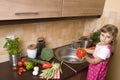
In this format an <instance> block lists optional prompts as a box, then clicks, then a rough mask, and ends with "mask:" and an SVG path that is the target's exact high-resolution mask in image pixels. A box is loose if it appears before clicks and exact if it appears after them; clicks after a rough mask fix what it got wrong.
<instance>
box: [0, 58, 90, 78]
mask: <svg viewBox="0 0 120 80" xmlns="http://www.w3.org/2000/svg"><path fill="white" fill-rule="evenodd" d="M53 61H55V62H59V61H58V60H57V59H55V58H54V59H53ZM87 66H88V63H87V62H85V63H82V64H74V65H73V64H66V63H63V65H62V71H63V73H62V74H61V75H60V76H61V78H60V80H66V79H68V78H70V77H72V76H74V75H76V74H77V73H78V72H80V71H82V70H83V69H85V68H86V67H87ZM71 68H72V69H71ZM0 72H1V74H0V80H40V79H39V77H38V76H33V75H32V71H27V72H25V73H23V74H22V75H21V76H19V75H18V73H17V71H13V70H12V66H10V63H9V61H7V62H3V63H0Z"/></svg>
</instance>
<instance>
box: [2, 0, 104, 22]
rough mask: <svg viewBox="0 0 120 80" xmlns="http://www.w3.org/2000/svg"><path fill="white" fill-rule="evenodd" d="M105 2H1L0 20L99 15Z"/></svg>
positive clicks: (4, 0)
mask: <svg viewBox="0 0 120 80" xmlns="http://www.w3.org/2000/svg"><path fill="white" fill-rule="evenodd" d="M104 2H105V0H1V1H0V20H18V19H36V18H54V17H71V16H72V17H74V16H93V15H101V14H102V12H103V7H104Z"/></svg>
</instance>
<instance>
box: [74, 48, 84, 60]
mask: <svg viewBox="0 0 120 80" xmlns="http://www.w3.org/2000/svg"><path fill="white" fill-rule="evenodd" d="M85 55H86V50H85V49H83V48H78V49H77V52H76V56H77V57H78V58H80V59H81V58H82V57H84V56H85Z"/></svg>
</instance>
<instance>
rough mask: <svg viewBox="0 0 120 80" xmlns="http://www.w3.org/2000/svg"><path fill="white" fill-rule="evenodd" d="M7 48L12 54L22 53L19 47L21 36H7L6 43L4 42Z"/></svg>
mask: <svg viewBox="0 0 120 80" xmlns="http://www.w3.org/2000/svg"><path fill="white" fill-rule="evenodd" d="M3 48H6V49H7V51H8V53H9V54H10V55H16V54H19V53H20V48H19V38H18V37H15V38H6V43H5V44H4V47H3Z"/></svg>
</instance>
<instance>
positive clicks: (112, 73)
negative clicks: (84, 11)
mask: <svg viewBox="0 0 120 80" xmlns="http://www.w3.org/2000/svg"><path fill="white" fill-rule="evenodd" d="M119 3H120V0H106V3H105V7H104V11H103V15H102V16H101V18H99V19H87V20H86V21H85V30H84V35H89V33H90V32H91V31H95V30H97V29H99V28H100V27H102V26H103V25H105V24H114V25H116V26H117V27H118V29H119V33H118V36H117V41H118V42H117V45H116V50H115V51H114V55H113V56H112V58H111V59H110V63H109V70H108V74H107V79H106V80H120V75H119V74H120V62H119V61H120V49H119V48H120V42H119V41H120V5H119Z"/></svg>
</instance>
